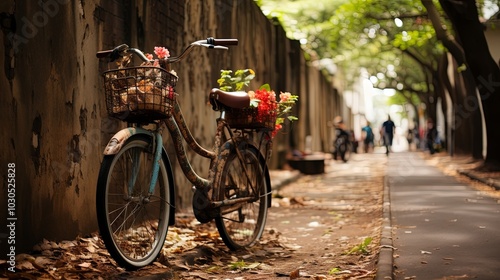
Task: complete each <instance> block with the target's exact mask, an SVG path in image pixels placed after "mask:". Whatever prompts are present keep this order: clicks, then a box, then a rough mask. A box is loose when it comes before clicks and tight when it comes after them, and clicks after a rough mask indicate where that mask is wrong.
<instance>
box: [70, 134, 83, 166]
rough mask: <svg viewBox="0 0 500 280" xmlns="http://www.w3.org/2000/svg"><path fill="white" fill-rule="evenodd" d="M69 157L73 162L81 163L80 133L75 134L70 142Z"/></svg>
mask: <svg viewBox="0 0 500 280" xmlns="http://www.w3.org/2000/svg"><path fill="white" fill-rule="evenodd" d="M69 158H70V160H71V161H72V162H75V163H80V161H81V160H82V151H81V150H80V135H78V134H75V135H73V138H71V142H70V143H69Z"/></svg>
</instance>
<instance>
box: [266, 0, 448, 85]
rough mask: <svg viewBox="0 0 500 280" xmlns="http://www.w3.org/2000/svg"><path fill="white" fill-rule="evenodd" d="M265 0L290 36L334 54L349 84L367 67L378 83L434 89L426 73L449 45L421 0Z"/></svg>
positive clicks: (310, 47) (321, 53)
mask: <svg viewBox="0 0 500 280" xmlns="http://www.w3.org/2000/svg"><path fill="white" fill-rule="evenodd" d="M260 2H261V3H262V8H263V10H264V11H265V13H267V15H268V16H269V17H272V18H275V19H278V20H279V21H280V22H281V23H282V24H283V25H284V27H285V29H286V30H287V31H288V34H289V36H290V37H291V38H294V39H303V40H304V39H306V40H307V42H306V43H304V44H303V47H304V49H306V50H307V51H308V52H310V53H316V55H312V56H311V57H320V58H331V59H333V61H334V63H335V64H337V66H338V68H339V69H341V71H342V73H343V76H344V77H345V79H346V80H347V81H346V82H347V83H346V85H347V87H349V86H350V85H352V84H354V82H356V81H357V79H358V78H359V76H360V69H361V68H364V69H366V70H367V71H368V73H369V75H371V76H375V75H377V76H380V75H382V76H383V78H379V83H378V84H376V85H375V86H380V87H382V88H390V87H392V88H401V87H402V88H404V89H406V90H407V91H408V92H410V93H412V92H415V91H418V92H420V93H422V92H425V91H428V90H429V88H430V86H429V85H422V83H424V84H425V83H426V81H427V79H426V75H427V74H426V72H427V71H429V69H432V68H434V69H435V68H436V67H437V66H436V65H437V63H436V61H437V59H438V57H439V56H440V55H441V54H442V53H443V51H444V48H443V46H442V45H441V44H440V43H439V42H438V41H437V39H436V36H435V32H434V29H433V27H432V24H431V22H430V21H428V20H427V16H426V10H425V8H424V7H423V5H422V3H421V1H420V0H398V1H378V0H338V1H334V0H330V1H328V0H317V1H315V5H310V1H308V0H295V1H291V0H290V1H285V2H286V3H283V2H284V1H282V0H279V1H278V0H261V1H260ZM316 3H317V4H316ZM325 7H327V8H326V9H325ZM299 22H300V24H299ZM423 63H425V64H427V65H423ZM414 84H417V86H416V87H417V88H418V90H415V89H414V87H415V86H414ZM398 85H400V86H398Z"/></svg>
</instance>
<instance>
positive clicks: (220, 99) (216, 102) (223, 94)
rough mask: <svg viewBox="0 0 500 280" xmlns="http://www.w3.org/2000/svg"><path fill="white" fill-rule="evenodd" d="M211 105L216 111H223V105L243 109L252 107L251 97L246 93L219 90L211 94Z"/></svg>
mask: <svg viewBox="0 0 500 280" xmlns="http://www.w3.org/2000/svg"><path fill="white" fill-rule="evenodd" d="M210 104H212V108H213V109H214V110H216V111H219V110H221V109H222V108H221V105H223V106H225V107H229V108H235V109H243V108H246V107H248V106H250V97H249V96H248V94H247V93H246V92H244V91H232V92H227V91H223V90H220V89H218V88H214V89H212V91H211V92H210Z"/></svg>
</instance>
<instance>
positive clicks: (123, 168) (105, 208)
mask: <svg viewBox="0 0 500 280" xmlns="http://www.w3.org/2000/svg"><path fill="white" fill-rule="evenodd" d="M150 147H151V141H150V139H149V138H148V137H144V136H133V137H131V138H130V139H128V140H127V142H126V143H125V144H124V146H123V147H122V149H121V150H120V151H119V152H118V153H117V154H116V155H108V156H105V157H104V160H103V162H102V164H101V169H100V171H99V178H98V182H97V191H96V210H97V220H98V224H99V232H100V234H101V237H102V239H103V241H104V244H105V245H106V248H107V250H108V251H109V253H110V255H111V256H112V257H113V258H114V260H115V261H116V262H117V263H118V264H119V265H121V266H122V267H125V268H127V269H129V270H135V269H138V268H141V267H144V266H146V265H148V264H150V263H152V262H153V261H154V260H155V259H156V258H157V257H158V255H159V254H160V252H161V249H162V248H163V244H164V242H165V237H166V235H167V231H168V225H169V217H170V214H171V213H170V211H171V208H170V205H171V199H172V197H171V193H170V192H169V188H170V187H172V186H170V184H169V182H170V181H169V180H168V179H169V178H168V175H167V174H170V173H168V171H167V166H166V164H169V161H165V159H164V158H163V157H162V159H161V160H160V170H159V174H158V181H157V183H156V187H155V191H154V193H153V194H152V195H151V196H149V195H148V193H149V190H148V189H149V183H150V180H151V174H152V166H153V164H152V162H153V155H152V154H151V152H150V151H148V149H149V148H150ZM134 160H135V161H136V162H139V163H138V165H137V167H138V169H137V170H136V171H137V172H136V175H135V176H134V175H132V169H133V166H132V162H134ZM132 177H136V179H135V180H133V181H135V184H133V187H128V185H129V180H130V178H132ZM148 199H149V200H148Z"/></svg>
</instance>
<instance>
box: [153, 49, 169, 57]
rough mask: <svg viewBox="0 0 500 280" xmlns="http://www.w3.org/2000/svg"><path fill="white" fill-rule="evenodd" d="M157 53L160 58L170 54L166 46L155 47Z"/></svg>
mask: <svg viewBox="0 0 500 280" xmlns="http://www.w3.org/2000/svg"><path fill="white" fill-rule="evenodd" d="M155 54H156V55H157V56H158V58H159V59H163V58H167V57H169V56H170V52H169V51H168V49H167V48H164V47H155Z"/></svg>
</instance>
